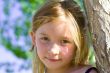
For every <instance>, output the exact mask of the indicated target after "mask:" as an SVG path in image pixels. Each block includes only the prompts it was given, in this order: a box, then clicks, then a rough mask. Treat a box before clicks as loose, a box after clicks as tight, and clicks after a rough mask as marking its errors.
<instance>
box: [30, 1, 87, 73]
mask: <svg viewBox="0 0 110 73" xmlns="http://www.w3.org/2000/svg"><path fill="white" fill-rule="evenodd" d="M60 16H64V17H66V18H67V19H68V21H70V22H71V23H72V25H73V27H72V28H71V31H72V32H71V34H72V35H73V40H74V42H75V44H76V46H77V50H76V53H75V58H74V60H73V65H85V64H87V61H88V52H89V51H88V48H87V43H86V41H85V36H84V34H85V30H84V28H85V24H86V23H85V16H84V13H83V12H82V11H81V9H80V7H79V6H78V4H77V3H76V2H74V1H73V0H57V1H47V2H46V3H45V4H44V5H43V6H42V7H41V8H40V9H39V10H38V11H37V12H36V13H35V15H34V16H33V21H32V32H36V30H37V29H38V28H39V27H40V26H41V25H42V24H44V23H48V22H50V21H53V20H55V19H57V18H59V17H60ZM73 28H74V29H73ZM32 49H33V73H44V71H45V66H44V64H43V63H42V62H41V61H40V59H39V57H38V55H37V49H36V47H35V46H34V45H33V47H32Z"/></svg>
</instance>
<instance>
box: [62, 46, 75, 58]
mask: <svg viewBox="0 0 110 73" xmlns="http://www.w3.org/2000/svg"><path fill="white" fill-rule="evenodd" d="M75 49H76V48H75V47H72V46H67V47H62V48H61V51H62V55H63V56H64V57H65V58H71V57H73V56H74V54H75Z"/></svg>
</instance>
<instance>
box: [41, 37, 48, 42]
mask: <svg viewBox="0 0 110 73" xmlns="http://www.w3.org/2000/svg"><path fill="white" fill-rule="evenodd" d="M41 40H45V41H48V40H49V38H48V37H42V38H41Z"/></svg>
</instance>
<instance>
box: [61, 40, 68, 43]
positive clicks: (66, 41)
mask: <svg viewBox="0 0 110 73" xmlns="http://www.w3.org/2000/svg"><path fill="white" fill-rule="evenodd" d="M61 43H62V44H68V43H70V41H69V40H62V41H61Z"/></svg>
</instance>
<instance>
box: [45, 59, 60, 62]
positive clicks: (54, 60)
mask: <svg viewBox="0 0 110 73" xmlns="http://www.w3.org/2000/svg"><path fill="white" fill-rule="evenodd" d="M47 59H48V60H49V61H51V62H57V61H61V59H50V58H47Z"/></svg>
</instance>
